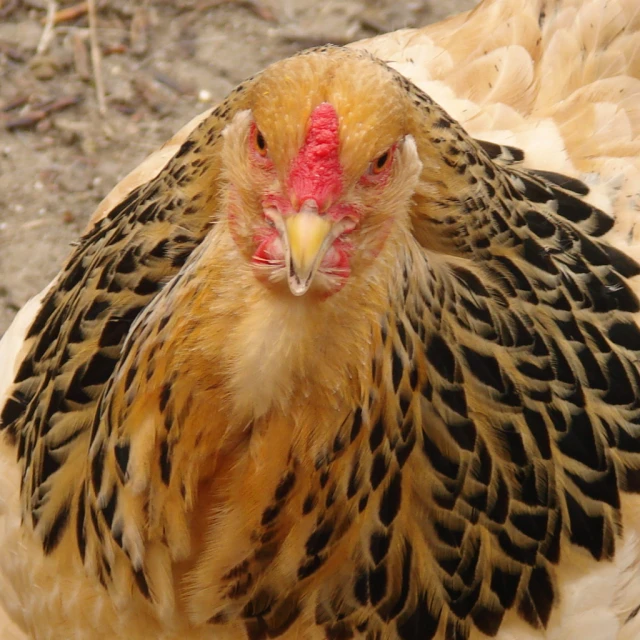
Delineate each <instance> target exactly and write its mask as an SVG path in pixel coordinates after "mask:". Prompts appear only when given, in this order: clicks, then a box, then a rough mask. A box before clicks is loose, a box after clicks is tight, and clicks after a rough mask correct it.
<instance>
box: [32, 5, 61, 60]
mask: <svg viewBox="0 0 640 640" xmlns="http://www.w3.org/2000/svg"><path fill="white" fill-rule="evenodd" d="M57 10H58V5H57V4H56V1H55V0H47V17H46V18H45V23H44V29H43V30H42V35H41V36H40V42H38V47H37V48H36V53H37V54H38V55H41V54H43V53H44V52H45V51H46V50H47V48H48V47H49V44H50V43H51V40H52V38H53V27H54V25H55V18H56V11H57Z"/></svg>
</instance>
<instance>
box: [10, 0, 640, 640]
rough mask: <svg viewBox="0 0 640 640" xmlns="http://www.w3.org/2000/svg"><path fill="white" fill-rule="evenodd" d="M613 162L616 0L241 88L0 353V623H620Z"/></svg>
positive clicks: (630, 168)
mask: <svg viewBox="0 0 640 640" xmlns="http://www.w3.org/2000/svg"><path fill="white" fill-rule="evenodd" d="M371 54H373V55H374V56H377V57H373V56H372V55H371ZM383 61H384V62H383ZM394 69H395V70H394ZM396 70H397V71H396ZM639 171H640V7H639V6H638V3H637V0H610V1H607V2H605V1H604V0H587V1H584V2H583V1H582V0H557V1H554V0H546V1H545V0H486V1H485V2H483V3H482V4H481V5H480V6H479V7H478V8H477V9H476V10H474V11H472V12H471V13H469V14H464V15H461V16H458V17H455V18H453V19H451V20H449V21H446V22H444V23H442V24H438V25H435V26H431V27H428V28H426V29H423V30H418V31H411V30H405V31H399V32H396V33H393V34H389V35H386V36H381V37H379V38H375V39H373V40H369V41H367V42H362V43H359V44H356V45H354V46H353V47H352V48H341V47H332V46H327V47H322V48H319V49H314V50H311V51H308V52H305V53H303V54H301V55H298V56H296V57H294V58H291V59H288V60H284V61H282V62H279V63H277V64H275V65H273V66H272V67H270V68H268V69H267V70H266V71H264V72H263V73H261V74H259V75H258V76H256V77H254V78H252V79H250V80H248V81H247V82H245V83H243V84H242V85H240V86H239V87H238V88H237V89H235V90H234V91H233V92H232V93H231V95H230V96H229V97H228V98H227V99H226V100H225V101H224V102H223V103H222V104H220V105H219V106H218V107H217V108H215V109H213V110H212V111H210V112H207V113H205V114H203V115H202V116H201V117H199V118H198V119H197V120H196V121H194V122H193V123H191V124H190V125H188V126H187V127H186V128H185V129H184V130H183V131H182V132H180V133H179V134H178V135H177V136H176V138H175V139H174V140H172V141H171V142H170V143H169V144H168V145H167V146H166V147H165V148H163V149H162V150H161V151H160V152H158V154H156V155H155V156H152V158H151V159H149V160H148V161H147V162H146V163H145V164H144V165H142V166H141V167H140V168H139V169H138V170H137V171H136V172H134V174H132V175H131V176H129V177H128V178H127V179H125V181H124V182H123V183H121V184H120V185H119V186H118V187H116V189H115V190H114V192H113V193H112V194H111V196H109V197H108V198H107V200H106V201H105V203H103V205H102V206H101V207H100V208H99V210H98V212H97V213H96V214H95V215H94V218H93V220H92V224H91V226H90V227H89V228H88V229H87V231H86V233H85V234H84V235H83V237H82V238H81V239H80V241H79V243H78V244H77V246H76V247H75V248H74V249H73V251H72V253H71V255H70V257H69V259H68V262H67V263H66V265H65V266H64V268H63V270H62V271H61V272H60V274H59V276H58V277H57V278H56V279H55V280H54V281H53V282H52V283H51V285H50V286H49V287H48V288H47V289H46V290H45V291H44V292H43V293H42V294H41V295H40V296H38V297H36V298H35V299H34V300H33V301H32V302H30V303H29V304H28V305H27V306H26V307H25V308H24V309H23V310H22V311H21V313H20V314H19V315H18V317H17V318H16V320H15V322H14V324H13V325H12V327H11V328H10V329H9V331H8V332H7V334H6V335H5V336H4V338H3V340H2V343H1V344H0V359H1V362H2V367H1V368H0V389H1V390H2V391H1V392H0V398H1V400H0V407H1V409H0V410H1V428H2V432H3V437H2V443H1V445H0V465H1V467H0V468H1V478H2V481H1V482H0V523H1V524H0V549H1V551H0V600H1V601H2V604H3V606H4V610H5V614H6V615H5V622H4V625H5V626H4V630H3V632H2V638H3V639H4V638H10V637H16V638H24V637H27V636H30V637H34V638H43V639H44V638H60V639H62V638H64V639H65V640H66V639H69V638H95V639H100V638H103V639H106V638H127V639H134V640H135V639H139V638H163V639H178V638H180V639H189V638H202V639H204V638H211V639H221V638H234V639H235V638H245V637H246V638H251V639H253V640H257V639H258V638H309V639H314V638H328V639H332V640H337V639H346V638H367V639H372V640H373V639H378V638H379V639H384V640H396V639H403V640H418V639H420V640H422V639H428V638H438V639H447V640H453V639H456V640H467V639H469V640H472V639H475V638H483V637H487V636H489V637H497V638H500V639H501V640H507V639H518V640H531V639H534V638H556V639H562V638H576V637H581V636H582V637H585V638H590V639H594V640H604V639H613V638H618V639H623V638H627V639H632V638H637V637H638V636H639V634H640V623H639V622H638V619H639V617H638V616H636V614H637V613H638V610H639V608H640V576H639V575H638V574H639V570H640V547H639V543H640V541H639V538H638V535H639V533H640V499H639V498H638V497H637V493H638V491H640V373H639V369H638V358H639V356H640V330H639V329H638V325H637V313H638V311H639V309H640V305H639V302H638V297H637V293H638V284H637V279H635V278H636V276H637V275H638V273H640V267H639V266H638V264H637V263H636V262H635V258H636V257H638V255H639V253H640V252H639V247H640V240H639V239H638V231H637V230H636V217H637V215H638V207H639V202H640V192H639V191H638V185H639V184H640V176H639Z"/></svg>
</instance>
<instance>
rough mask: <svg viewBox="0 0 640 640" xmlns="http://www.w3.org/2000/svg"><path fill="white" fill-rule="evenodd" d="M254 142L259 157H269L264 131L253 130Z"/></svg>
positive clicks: (256, 128)
mask: <svg viewBox="0 0 640 640" xmlns="http://www.w3.org/2000/svg"><path fill="white" fill-rule="evenodd" d="M253 142H254V144H255V148H256V151H257V152H258V155H261V156H262V157H263V158H264V157H266V155H267V141H266V140H265V139H264V136H263V135H262V131H260V129H258V127H255V128H254V130H253Z"/></svg>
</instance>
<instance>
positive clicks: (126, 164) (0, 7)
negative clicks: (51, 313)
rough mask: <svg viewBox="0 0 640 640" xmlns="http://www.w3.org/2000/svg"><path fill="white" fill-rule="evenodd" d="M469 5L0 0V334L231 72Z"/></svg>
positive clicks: (226, 86) (243, 73)
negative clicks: (97, 214) (133, 174)
mask: <svg viewBox="0 0 640 640" xmlns="http://www.w3.org/2000/svg"><path fill="white" fill-rule="evenodd" d="M474 4H475V1H474V0H448V1H443V0H421V1H411V0H405V1H398V0H324V1H317V2H314V1H313V0H149V1H148V2H132V1H131V0H104V1H101V0H93V1H92V2H77V1H76V0H71V1H64V0H58V1H53V0H0V335H1V334H2V333H3V332H4V331H5V329H6V328H7V327H8V325H9V323H10V322H11V319H12V318H13V316H14V315H15V313H16V311H17V310H18V309H19V308H20V307H21V306H22V305H23V304H24V303H25V302H26V301H27V300H28V299H29V298H30V297H31V296H32V295H34V294H35V293H37V292H38V291H39V290H40V289H41V288H42V287H43V286H45V285H46V284H47V283H48V282H49V281H50V280H51V278H53V277H54V276H55V274H56V273H57V272H58V270H59V268H60V266H61V264H62V262H63V261H64V259H65V256H66V255H67V253H68V251H69V244H70V242H72V241H73V240H74V239H76V238H77V237H78V235H79V234H80V233H81V231H82V229H83V228H84V226H85V225H86V222H87V220H88V218H89V216H90V215H91V213H92V211H93V209H94V208H95V207H96V205H97V204H98V203H99V202H100V200H101V199H102V198H103V197H104V196H105V195H107V193H108V192H109V191H110V190H111V189H112V188H113V187H114V186H115V184H116V183H117V182H118V181H119V180H120V179H121V178H123V177H124V176H125V175H126V174H127V173H128V172H129V171H130V170H131V169H132V168H134V167H135V166H136V165H137V164H139V162H140V161H142V160H143V159H144V157H145V156H147V155H148V154H149V153H150V152H151V151H153V150H154V149H155V148H157V147H158V146H159V145H161V144H162V143H163V142H164V141H165V140H166V139H167V138H169V137H170V136H171V135H172V134H173V133H174V132H175V131H177V130H178V129H179V128H180V127H181V126H182V125H183V124H185V123H186V122H188V121H189V120H190V119H191V118H192V117H193V116H195V115H196V114H197V113H199V112H201V111H203V110H205V109H206V108H208V107H209V106H211V105H212V104H215V103H216V102H217V101H218V100H220V99H221V98H223V97H224V96H225V95H226V94H227V93H228V92H229V91H230V90H231V89H232V88H233V87H234V86H235V85H236V84H237V83H238V82H240V81H241V80H243V79H244V78H246V77H247V76H249V75H251V74H253V73H255V72H256V71H259V70H260V69H262V68H264V67H265V66H266V65H268V64H270V63H271V62H273V61H275V60H278V59H280V58H283V57H287V56H290V55H292V54H294V53H296V52H297V51H300V50H302V49H306V48H308V47H312V46H315V45H319V44H323V43H325V42H333V43H335V44H346V43H348V42H352V41H354V40H359V39H361V38H366V37H371V36H374V35H376V34H378V33H382V32H385V31H392V30H395V29H400V28H403V27H416V26H422V25H425V24H428V23H430V22H434V21H437V20H440V19H442V18H444V17H446V16H447V15H449V14H452V13H458V12H460V11H464V10H466V9H469V8H471V7H472V6H473V5H474ZM95 57H98V58H99V68H100V69H101V73H100V74H98V75H97V74H96V71H95V66H94V65H93V64H92V62H93V60H94V58H95ZM0 366H2V363H0Z"/></svg>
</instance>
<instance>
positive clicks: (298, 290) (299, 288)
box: [288, 273, 311, 297]
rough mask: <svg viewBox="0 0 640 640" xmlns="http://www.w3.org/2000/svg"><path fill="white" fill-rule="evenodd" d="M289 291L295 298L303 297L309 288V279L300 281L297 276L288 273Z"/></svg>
mask: <svg viewBox="0 0 640 640" xmlns="http://www.w3.org/2000/svg"><path fill="white" fill-rule="evenodd" d="M288 281H289V291H291V293H292V294H293V295H294V296H296V297H300V296H303V295H304V294H305V293H307V291H309V286H310V284H311V278H306V280H301V279H300V278H299V277H298V276H297V274H293V273H290V274H289V278H288Z"/></svg>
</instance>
